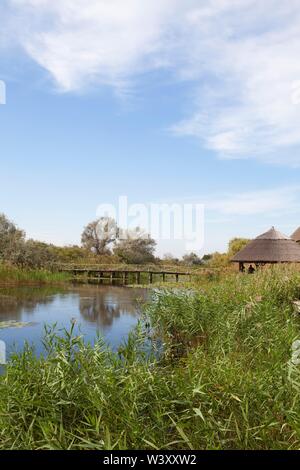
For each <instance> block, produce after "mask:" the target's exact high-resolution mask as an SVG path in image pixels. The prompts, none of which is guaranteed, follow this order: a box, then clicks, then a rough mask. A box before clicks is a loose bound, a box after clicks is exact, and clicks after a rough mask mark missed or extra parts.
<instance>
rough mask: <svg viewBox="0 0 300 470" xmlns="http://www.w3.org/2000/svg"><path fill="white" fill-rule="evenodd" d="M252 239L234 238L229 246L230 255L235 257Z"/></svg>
mask: <svg viewBox="0 0 300 470" xmlns="http://www.w3.org/2000/svg"><path fill="white" fill-rule="evenodd" d="M250 241H251V240H249V239H248V238H233V239H232V240H230V242H229V246H228V256H229V258H233V257H234V256H235V255H236V254H237V253H238V252H239V251H241V250H242V249H243V248H245V246H247V245H248V243H250Z"/></svg>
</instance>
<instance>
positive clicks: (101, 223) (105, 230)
mask: <svg viewBox="0 0 300 470" xmlns="http://www.w3.org/2000/svg"><path fill="white" fill-rule="evenodd" d="M118 234H119V229H118V226H117V223H116V221H115V220H114V219H112V218H110V217H101V218H100V219H97V220H94V221H93V222H91V223H89V224H88V225H87V226H86V227H85V229H84V231H83V233H82V236H81V243H82V246H83V247H84V248H86V249H87V250H89V251H92V252H93V253H95V254H96V255H105V254H110V253H111V250H110V246H111V245H112V243H114V242H115V241H116V240H117V238H118Z"/></svg>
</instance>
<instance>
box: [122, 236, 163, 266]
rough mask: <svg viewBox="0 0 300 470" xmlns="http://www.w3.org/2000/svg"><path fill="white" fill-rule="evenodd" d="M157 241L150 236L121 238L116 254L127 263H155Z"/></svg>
mask: <svg viewBox="0 0 300 470" xmlns="http://www.w3.org/2000/svg"><path fill="white" fill-rule="evenodd" d="M155 247H156V242H155V240H153V239H152V238H150V237H146V238H144V237H141V238H128V239H125V240H120V241H119V243H118V244H117V246H116V248H115V249H114V254H115V255H117V256H118V257H119V259H120V260H121V261H122V262H124V263H127V264H147V263H154V262H155V256H154V251H155Z"/></svg>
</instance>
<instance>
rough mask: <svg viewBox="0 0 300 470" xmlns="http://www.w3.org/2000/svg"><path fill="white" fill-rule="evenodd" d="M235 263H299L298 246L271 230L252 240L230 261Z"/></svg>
mask: <svg viewBox="0 0 300 470" xmlns="http://www.w3.org/2000/svg"><path fill="white" fill-rule="evenodd" d="M232 261H233V262H235V263H300V245H299V244H297V243H296V242H295V241H294V240H292V239H291V238H290V237H287V236H285V235H283V234H282V233H280V232H278V231H277V230H275V228H274V227H272V228H271V230H269V231H268V232H266V233H263V234H262V235H260V236H259V237H257V238H255V240H252V241H251V242H250V243H249V244H248V245H247V246H246V247H245V248H243V249H242V250H241V251H239V252H238V253H237V254H236V255H235V256H234V257H233V259H232Z"/></svg>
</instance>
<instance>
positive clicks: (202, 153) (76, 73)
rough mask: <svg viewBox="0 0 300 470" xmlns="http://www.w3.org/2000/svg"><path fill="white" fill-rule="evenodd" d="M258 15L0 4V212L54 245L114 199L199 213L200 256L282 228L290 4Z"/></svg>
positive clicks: (298, 134)
mask: <svg viewBox="0 0 300 470" xmlns="http://www.w3.org/2000/svg"><path fill="white" fill-rule="evenodd" d="M261 3H262V2H258V1H254V0H244V1H243V2H241V1H239V2H236V1H235V0H231V1H226V0H211V1H209V0H207V1H206V2H199V1H196V0H184V1H183V0H172V1H170V0H161V1H160V2H157V4H156V3H155V2H153V1H150V0H143V2H140V1H137V0H122V1H121V0H113V1H112V2H109V4H108V3H107V2H105V1H104V0H85V1H84V2H83V0H73V1H72V2H71V1H70V0H60V1H54V0H52V1H48V0H5V1H4V2H2V3H1V6H0V9H1V10H2V12H1V14H2V16H3V17H4V18H5V27H4V28H3V30H2V31H1V33H0V79H1V80H3V81H5V83H6V88H7V103H6V105H5V106H3V105H1V106H0V126H1V127H0V139H1V140H0V142H1V147H0V158H1V167H0V168H1V171H0V196H1V199H0V201H1V203H0V211H2V212H5V213H6V214H7V215H9V216H10V217H11V218H12V219H13V220H15V221H16V222H17V223H18V225H19V226H20V227H22V228H24V229H25V230H26V232H27V235H28V236H29V237H33V238H38V239H42V240H45V241H49V242H54V243H58V244H72V243H79V242H80V234H81V232H82V228H83V226H84V225H85V224H86V223H88V222H89V221H90V220H92V219H94V218H95V216H96V211H97V207H98V205H99V204H101V203H113V204H115V203H117V200H118V197H119V196H121V195H126V196H128V199H129V202H130V203H145V204H148V203H151V202H154V203H164V202H167V203H172V202H179V203H184V202H198V203H204V204H205V208H206V210H205V235H206V236H205V246H204V248H203V250H204V251H206V252H208V251H215V250H224V249H225V248H226V244H227V243H228V240H229V239H230V238H232V237H234V236H245V237H253V236H255V235H257V234H259V233H261V232H263V231H265V230H267V229H268V228H270V226H271V225H275V226H276V227H277V228H278V229H280V230H281V231H283V232H285V233H287V234H290V233H291V232H292V231H294V229H295V228H296V227H297V226H299V225H300V207H299V196H300V183H299V173H300V169H299V167H300V153H299V146H300V145H299V144H300V125H299V124H300V100H299V103H298V93H297V92H298V88H297V87H298V86H299V89H300V85H299V81H300V60H299V53H300V33H299V26H300V7H299V4H298V5H297V2H296V1H293V0H290V1H289V2H284V5H283V4H282V3H283V2H279V1H277V0H266V1H265V2H263V3H264V5H261ZM141 4H142V5H141ZM299 95H300V94H299ZM203 250H202V251H203ZM167 251H168V252H173V253H174V254H182V253H183V247H182V246H181V245H180V244H177V243H174V242H170V243H164V244H160V245H159V253H160V254H162V252H167Z"/></svg>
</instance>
